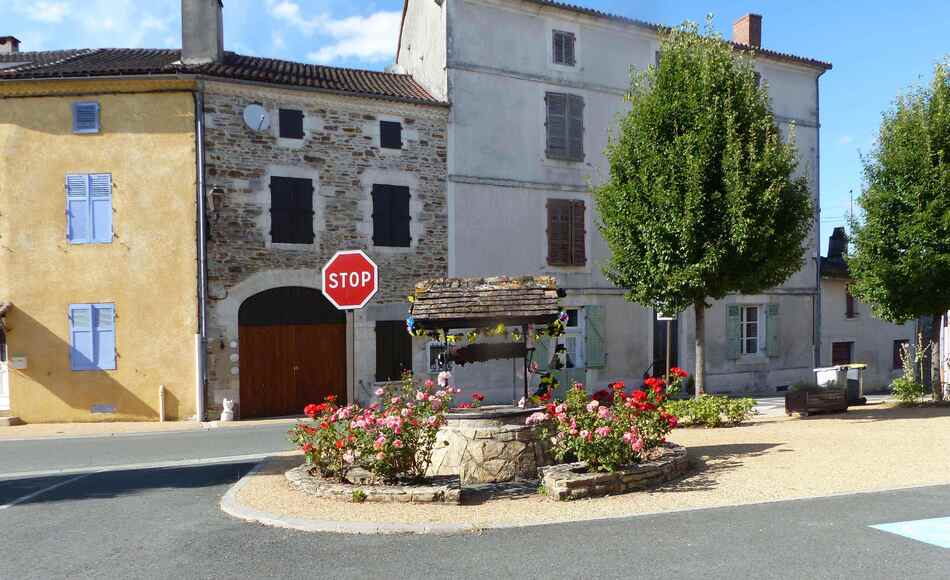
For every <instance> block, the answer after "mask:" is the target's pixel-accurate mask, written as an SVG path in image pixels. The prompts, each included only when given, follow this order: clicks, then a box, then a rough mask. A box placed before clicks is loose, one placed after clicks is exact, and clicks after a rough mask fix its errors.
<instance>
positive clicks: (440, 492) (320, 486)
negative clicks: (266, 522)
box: [284, 465, 461, 504]
mask: <svg viewBox="0 0 950 580" xmlns="http://www.w3.org/2000/svg"><path fill="white" fill-rule="evenodd" d="M284 476H285V477H286V478H287V481H288V482H289V484H290V487H291V488H293V489H295V490H297V491H299V492H301V493H305V494H307V495H310V496H313V497H319V498H323V499H331V500H336V501H348V502H356V501H357V500H356V499H355V497H354V493H357V492H362V495H363V496H364V499H363V500H362V501H365V502H370V503H444V504H458V503H459V501H460V498H461V488H460V487H459V482H458V478H456V477H439V478H433V481H431V482H429V483H428V484H426V485H355V484H352V483H336V482H332V481H327V480H325V479H321V478H319V477H314V476H312V475H310V471H309V468H308V467H307V466H306V465H301V466H299V467H295V468H293V469H290V470H288V471H287V472H285V473H284Z"/></svg>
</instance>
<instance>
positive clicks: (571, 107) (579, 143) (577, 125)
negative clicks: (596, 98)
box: [567, 95, 584, 161]
mask: <svg viewBox="0 0 950 580" xmlns="http://www.w3.org/2000/svg"><path fill="white" fill-rule="evenodd" d="M567 156H568V159H570V160H571V161H583V160H584V97H582V96H580V95H567Z"/></svg>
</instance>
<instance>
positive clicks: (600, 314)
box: [584, 306, 607, 369]
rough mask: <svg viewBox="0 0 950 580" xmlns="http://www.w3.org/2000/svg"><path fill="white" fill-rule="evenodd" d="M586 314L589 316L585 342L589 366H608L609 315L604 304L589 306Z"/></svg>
mask: <svg viewBox="0 0 950 580" xmlns="http://www.w3.org/2000/svg"><path fill="white" fill-rule="evenodd" d="M584 314H585V315H586V318H587V327H586V332H585V344H584V352H585V355H586V357H585V359H586V361H587V368H590V369H601V368H604V367H605V366H607V315H606V313H605V311H604V307H603V306H587V307H585V308H584Z"/></svg>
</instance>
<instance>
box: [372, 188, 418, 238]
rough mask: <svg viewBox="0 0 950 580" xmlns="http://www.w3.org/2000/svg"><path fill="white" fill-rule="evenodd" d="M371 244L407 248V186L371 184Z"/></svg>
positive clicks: (409, 218) (409, 236)
mask: <svg viewBox="0 0 950 580" xmlns="http://www.w3.org/2000/svg"><path fill="white" fill-rule="evenodd" d="M372 196H373V245H376V246H391V247H402V248H408V247H409V246H410V244H411V243H412V236H411V234H410V228H409V224H410V222H411V220H412V217H411V216H410V215H409V198H410V197H411V195H410V193H409V188H408V187H405V186H399V185H383V184H376V185H374V186H373V191H372Z"/></svg>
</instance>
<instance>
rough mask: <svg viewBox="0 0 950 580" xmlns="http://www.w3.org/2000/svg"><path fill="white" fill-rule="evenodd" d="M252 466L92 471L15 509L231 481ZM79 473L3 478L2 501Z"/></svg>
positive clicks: (242, 464) (4, 501)
mask: <svg viewBox="0 0 950 580" xmlns="http://www.w3.org/2000/svg"><path fill="white" fill-rule="evenodd" d="M252 467H254V463H226V464H218V465H197V466H189V467H165V468H154V469H132V470H126V471H108V472H104V473H93V474H90V475H86V476H84V477H81V478H78V479H76V480H75V481H73V482H70V483H66V484H64V485H62V486H60V487H56V488H55V489H50V490H49V491H46V492H43V493H40V494H38V495H37V496H36V497H33V498H30V499H28V500H26V501H23V502H22V503H18V504H17V505H16V506H14V507H13V508H12V509H16V507H20V506H27V505H30V504H38V503H53V502H64V501H78V500H88V499H112V498H116V497H121V496H129V495H138V494H146V493H149V492H153V491H163V490H170V489H198V488H205V487H214V486H219V485H230V484H233V483H234V482H236V481H237V480H238V479H240V478H241V477H243V476H244V475H245V474H246V473H247V472H248V471H250V470H251V468H252ZM76 477H77V476H76V475H67V476H62V475H57V476H48V477H28V478H21V479H11V480H5V481H0V505H5V504H7V503H10V502H13V501H16V500H17V499H18V498H21V497H23V496H26V495H28V494H31V493H35V492H38V491H40V490H44V489H47V488H50V487H52V486H55V485H57V484H60V483H63V482H65V481H67V480H69V479H72V478H76Z"/></svg>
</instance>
